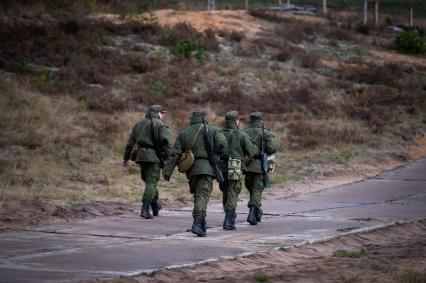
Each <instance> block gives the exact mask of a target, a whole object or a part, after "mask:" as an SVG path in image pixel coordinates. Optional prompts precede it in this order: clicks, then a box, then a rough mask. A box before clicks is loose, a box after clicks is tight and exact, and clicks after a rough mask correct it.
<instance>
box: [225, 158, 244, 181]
mask: <svg viewBox="0 0 426 283" xmlns="http://www.w3.org/2000/svg"><path fill="white" fill-rule="evenodd" d="M242 176H243V171H242V170H241V158H233V157H229V158H228V180H231V181H238V180H241V177H242Z"/></svg>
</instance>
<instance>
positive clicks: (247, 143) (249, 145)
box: [241, 132, 257, 159]
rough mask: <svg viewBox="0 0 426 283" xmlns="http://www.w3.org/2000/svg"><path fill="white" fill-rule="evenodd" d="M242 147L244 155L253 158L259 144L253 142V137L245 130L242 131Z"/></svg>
mask: <svg viewBox="0 0 426 283" xmlns="http://www.w3.org/2000/svg"><path fill="white" fill-rule="evenodd" d="M242 137H243V138H242V140H241V141H242V148H243V150H244V155H246V156H247V157H248V158H250V159H252V158H253V157H254V156H255V155H256V153H257V146H256V145H255V144H254V143H253V141H252V140H251V138H250V137H249V136H248V135H247V134H246V133H244V132H242Z"/></svg>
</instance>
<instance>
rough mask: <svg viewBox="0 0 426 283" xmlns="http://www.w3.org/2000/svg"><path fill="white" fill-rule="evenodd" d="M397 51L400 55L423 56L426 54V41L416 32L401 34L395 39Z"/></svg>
mask: <svg viewBox="0 0 426 283" xmlns="http://www.w3.org/2000/svg"><path fill="white" fill-rule="evenodd" d="M394 45H395V49H396V50H397V51H398V52H400V53H407V54H422V53H426V39H425V37H423V36H422V35H420V34H418V33H417V32H416V31H414V30H408V31H404V32H402V33H400V34H399V35H398V36H397V37H396V38H395V42H394Z"/></svg>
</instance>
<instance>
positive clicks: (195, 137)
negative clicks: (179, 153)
mask: <svg viewBox="0 0 426 283" xmlns="http://www.w3.org/2000/svg"><path fill="white" fill-rule="evenodd" d="M202 128H203V125H201V126H200V128H199V129H198V131H197V134H195V136H194V140H193V141H192V144H191V147H190V148H189V150H192V148H193V147H194V144H195V141H196V140H197V137H198V134H199V133H200V131H201V129H202Z"/></svg>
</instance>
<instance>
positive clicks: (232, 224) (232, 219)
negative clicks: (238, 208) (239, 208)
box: [229, 212, 237, 230]
mask: <svg viewBox="0 0 426 283" xmlns="http://www.w3.org/2000/svg"><path fill="white" fill-rule="evenodd" d="M235 219H237V214H236V213H235V212H233V213H231V214H230V216H229V226H230V227H231V229H230V230H235V229H237V227H235Z"/></svg>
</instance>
